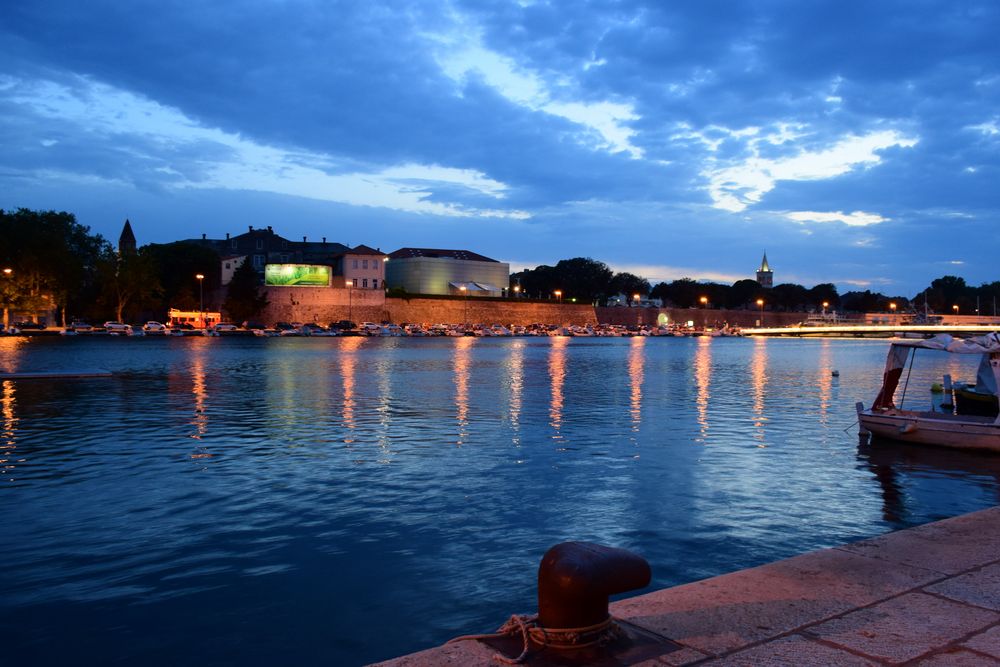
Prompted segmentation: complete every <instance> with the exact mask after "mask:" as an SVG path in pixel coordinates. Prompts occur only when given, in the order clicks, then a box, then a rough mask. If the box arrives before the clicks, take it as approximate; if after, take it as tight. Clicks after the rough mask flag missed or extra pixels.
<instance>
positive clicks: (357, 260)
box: [333, 245, 389, 289]
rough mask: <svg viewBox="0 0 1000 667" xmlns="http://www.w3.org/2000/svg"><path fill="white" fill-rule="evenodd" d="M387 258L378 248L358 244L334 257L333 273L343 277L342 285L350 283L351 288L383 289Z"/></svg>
mask: <svg viewBox="0 0 1000 667" xmlns="http://www.w3.org/2000/svg"><path fill="white" fill-rule="evenodd" d="M388 258H389V256H388V255H386V254H385V253H384V252H382V251H381V250H379V249H378V248H374V249H373V248H369V247H368V246H366V245H359V246H357V247H354V248H350V249H348V250H345V251H344V252H342V253H340V254H339V255H337V257H335V258H334V259H335V262H336V263H335V264H334V266H333V273H334V275H337V276H343V277H344V283H343V284H341V285H335V287H343V286H344V285H345V284H347V283H350V285H351V287H352V288H359V289H385V265H386V260H387V259H388Z"/></svg>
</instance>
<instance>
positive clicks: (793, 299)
mask: <svg viewBox="0 0 1000 667" xmlns="http://www.w3.org/2000/svg"><path fill="white" fill-rule="evenodd" d="M515 288H518V289H519V291H520V293H521V294H523V295H524V296H528V297H532V298H539V299H551V298H553V295H554V294H555V292H556V291H557V290H558V291H559V292H560V298H561V299H562V300H564V301H566V300H572V299H575V300H577V301H578V302H583V303H594V304H604V303H605V302H606V301H607V299H609V298H610V297H613V296H616V295H619V294H622V295H624V296H625V299H626V301H627V302H629V303H631V301H632V299H633V297H634V295H635V294H639V295H641V296H642V297H646V296H648V297H649V298H653V299H661V300H662V301H663V304H664V305H665V306H672V307H676V308H700V307H707V308H725V309H729V310H741V309H757V308H758V307H759V306H758V305H757V301H758V299H760V300H762V301H763V302H764V304H765V305H764V307H765V308H767V309H768V310H776V311H788V312H810V311H821V310H823V309H824V305H823V304H826V306H825V308H826V309H827V310H828V311H841V312H859V313H868V312H880V311H881V312H890V310H891V307H890V304H894V305H895V307H896V310H897V312H900V313H903V312H908V311H915V312H923V310H924V307H925V304H926V307H927V310H928V311H929V312H935V313H951V312H954V311H955V306H958V309H957V310H958V312H959V313H961V314H970V315H971V314H976V309H977V308H978V309H979V313H980V314H983V315H993V314H995V305H996V303H997V301H1000V281H996V282H992V283H984V284H983V285H980V286H979V287H974V286H971V285H967V284H966V283H965V280H964V279H963V278H959V277H956V276H942V277H941V278H937V279H936V280H934V281H932V282H931V284H930V286H929V287H927V288H926V289H924V290H923V291H921V292H919V293H918V294H916V295H915V296H913V297H906V296H902V295H886V294H881V293H879V292H872V291H871V290H865V291H849V292H845V293H844V294H840V293H839V292H838V291H837V287H836V286H835V285H834V284H833V283H820V284H818V285H814V286H813V287H810V288H806V287H804V286H802V285H797V284H794V283H782V284H779V285H775V286H774V287H772V288H768V289H765V288H764V287H762V286H761V285H760V283H758V282H757V281H756V280H751V279H746V280H737V281H736V282H734V283H733V284H732V285H727V284H724V283H716V282H699V281H696V280H693V279H691V278H679V279H677V280H673V281H670V282H659V283H657V284H655V285H651V284H650V281H649V280H648V279H646V278H643V277H641V276H636V275H633V274H631V273H615V272H614V271H612V270H611V268H610V267H608V265H607V264H605V263H604V262H600V261H597V260H594V259H591V258H587V257H576V258H573V259H564V260H560V261H559V262H558V263H557V264H556V265H555V266H548V265H542V266H538V267H536V268H534V269H525V270H524V271H519V272H517V273H514V274H511V279H510V289H511V290H512V291H513V290H514V289H515ZM703 299H704V301H703ZM977 304H978V305H977Z"/></svg>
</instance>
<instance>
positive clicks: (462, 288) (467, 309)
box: [458, 285, 469, 327]
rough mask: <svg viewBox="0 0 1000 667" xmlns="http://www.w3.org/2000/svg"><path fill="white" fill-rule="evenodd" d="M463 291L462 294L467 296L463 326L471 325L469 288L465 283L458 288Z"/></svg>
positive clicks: (463, 312) (463, 313)
mask: <svg viewBox="0 0 1000 667" xmlns="http://www.w3.org/2000/svg"><path fill="white" fill-rule="evenodd" d="M458 289H459V290H460V291H461V292H462V296H464V297H465V306H464V309H463V311H462V327H467V326H469V288H468V287H466V286H465V285H460V286H459V288H458Z"/></svg>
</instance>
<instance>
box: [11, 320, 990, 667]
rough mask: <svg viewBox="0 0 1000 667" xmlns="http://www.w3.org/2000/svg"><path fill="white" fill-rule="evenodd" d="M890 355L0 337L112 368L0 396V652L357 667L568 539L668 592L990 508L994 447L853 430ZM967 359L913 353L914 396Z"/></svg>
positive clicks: (436, 637)
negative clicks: (613, 549) (639, 571)
mask: <svg viewBox="0 0 1000 667" xmlns="http://www.w3.org/2000/svg"><path fill="white" fill-rule="evenodd" d="M885 351H886V343H885V342H884V341H836V340H801V341H794V340H767V339H753V340H739V339H710V338H699V339H674V338H670V339H662V338H649V339H646V338H632V339H568V338H555V339H544V338H543V339H506V340H503V339H501V340H497V339H474V338H471V337H470V338H459V339H430V338H426V339H415V340H414V339H394V340H378V339H363V338H346V339H312V340H310V339H207V338H204V339H182V340H177V339H155V338H147V339H138V340H132V339H121V340H109V339H105V340H100V339H85V338H82V337H80V338H78V339H68V340H67V339H58V340H42V339H35V340H31V341H26V340H25V339H0V369H2V370H58V369H67V368H79V367H86V368H107V369H109V370H113V371H116V375H115V376H114V377H113V378H104V379H84V380H74V381H34V382H27V381H24V382H20V381H19V382H15V381H11V380H5V381H2V384H0V391H2V393H0V419H2V422H0V459H2V463H0V472H2V473H3V475H2V479H0V498H2V499H3V500H4V501H5V502H4V507H5V509H6V510H7V515H6V521H5V530H4V531H3V533H2V537H0V549H3V553H4V559H5V561H4V563H5V588H4V594H3V595H2V596H0V623H3V626H4V627H5V629H7V630H9V632H6V634H7V635H8V636H9V637H14V638H15V639H14V640H5V644H6V646H5V651H7V653H6V654H5V655H6V656H13V657H14V658H15V659H16V658H20V662H53V663H56V662H78V660H76V658H77V657H78V656H79V655H80V654H87V655H102V656H109V660H108V661H114V660H119V661H122V662H124V661H129V662H141V663H143V664H178V663H184V662H188V663H197V664H213V663H220V664H221V663H227V664H232V663H240V664H276V663H277V664H287V663H302V662H305V663H312V662H319V661H323V662H327V663H331V664H357V663H360V662H365V661H372V660H377V659H381V658H386V657H390V656H392V655H397V654H400V653H404V652H408V651H412V650H416V649H419V648H423V647H426V646H430V645H434V644H437V643H440V642H441V641H443V640H445V639H447V638H448V637H451V636H454V635H458V634H462V633H466V632H470V631H482V630H489V629H492V628H493V627H495V626H496V625H498V624H499V623H500V622H502V621H503V620H504V619H505V618H506V617H507V616H508V615H509V614H510V613H513V612H515V611H528V610H530V609H532V608H533V607H534V605H535V602H534V576H535V571H536V568H537V564H538V559H539V558H540V556H541V554H542V553H543V552H544V551H545V550H546V549H547V548H548V547H549V546H551V545H553V544H555V543H557V542H559V541H563V540H567V539H581V540H592V541H597V542H603V543H607V544H612V545H616V546H621V547H625V548H629V549H633V550H635V551H637V552H639V553H641V554H643V555H644V556H646V557H647V558H648V559H649V560H650V562H651V564H652V566H653V572H654V586H656V587H660V586H666V585H672V584H676V583H681V582H685V581H691V580H693V579H697V578H701V577H705V576H711V575H713V574H718V573H721V572H726V571H730V570H733V569H736V568H740V567H747V566H752V565H756V564H759V563H762V562H766V561H770V560H774V559H777V558H782V557H785V556H789V555H792V554H795V553H801V552H803V551H807V550H811V549H815V548H819V547H823V546H830V545H834V544H839V543H843V542H846V541H850V540H853V539H859V538H861V537H866V536H869V535H874V534H878V533H882V532H885V531H887V530H891V529H895V528H900V527H903V526H908V525H914V524H917V523H922V522H926V521H930V520H934V519H938V518H943V517H946V516H952V515H955V514H959V513H962V512H966V511H970V510H973V509H977V508H980V507H985V506H988V505H992V504H994V503H996V502H997V495H998V493H997V490H998V478H1000V458H997V457H989V456H982V455H971V454H963V453H959V452H945V453H941V452H935V451H926V450H913V449H907V448H905V447H904V448H900V447H892V446H887V445H884V444H883V445H881V446H878V447H874V448H868V449H859V448H858V446H857V440H856V436H855V433H856V427H852V422H853V421H854V407H853V406H854V403H855V402H856V401H858V400H860V401H864V402H865V403H866V404H867V403H869V402H870V401H871V400H872V398H873V397H874V395H875V393H876V390H877V383H878V381H879V377H880V375H881V372H882V368H883V365H884V356H885ZM921 354H923V353H921ZM975 363H976V360H974V359H970V360H961V359H954V358H952V357H945V356H943V355H942V357H941V359H940V361H938V362H936V363H935V364H932V365H931V366H929V367H927V368H925V369H921V363H920V361H919V360H918V363H917V364H916V365H915V371H914V376H913V377H912V378H911V379H910V382H909V385H908V390H907V391H908V393H907V397H906V403H907V405H912V406H914V407H922V406H925V405H928V404H930V402H931V400H932V397H931V395H930V392H928V391H927V388H928V386H929V385H930V384H931V383H932V382H940V381H941V375H942V374H943V373H945V372H948V373H951V374H952V376H953V377H955V378H956V379H959V378H971V377H974V375H975ZM833 370H839V371H840V377H839V378H838V377H833V376H832V371H833ZM263 629H266V630H263ZM29 658H30V660H29ZM15 661H17V660H15Z"/></svg>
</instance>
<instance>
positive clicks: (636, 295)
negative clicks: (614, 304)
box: [632, 293, 641, 308]
mask: <svg viewBox="0 0 1000 667" xmlns="http://www.w3.org/2000/svg"><path fill="white" fill-rule="evenodd" d="M640 298H641V295H640V294H639V293H636V294H633V295H632V300H633V301H635V305H636V307H637V308H638V307H639V299H640Z"/></svg>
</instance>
